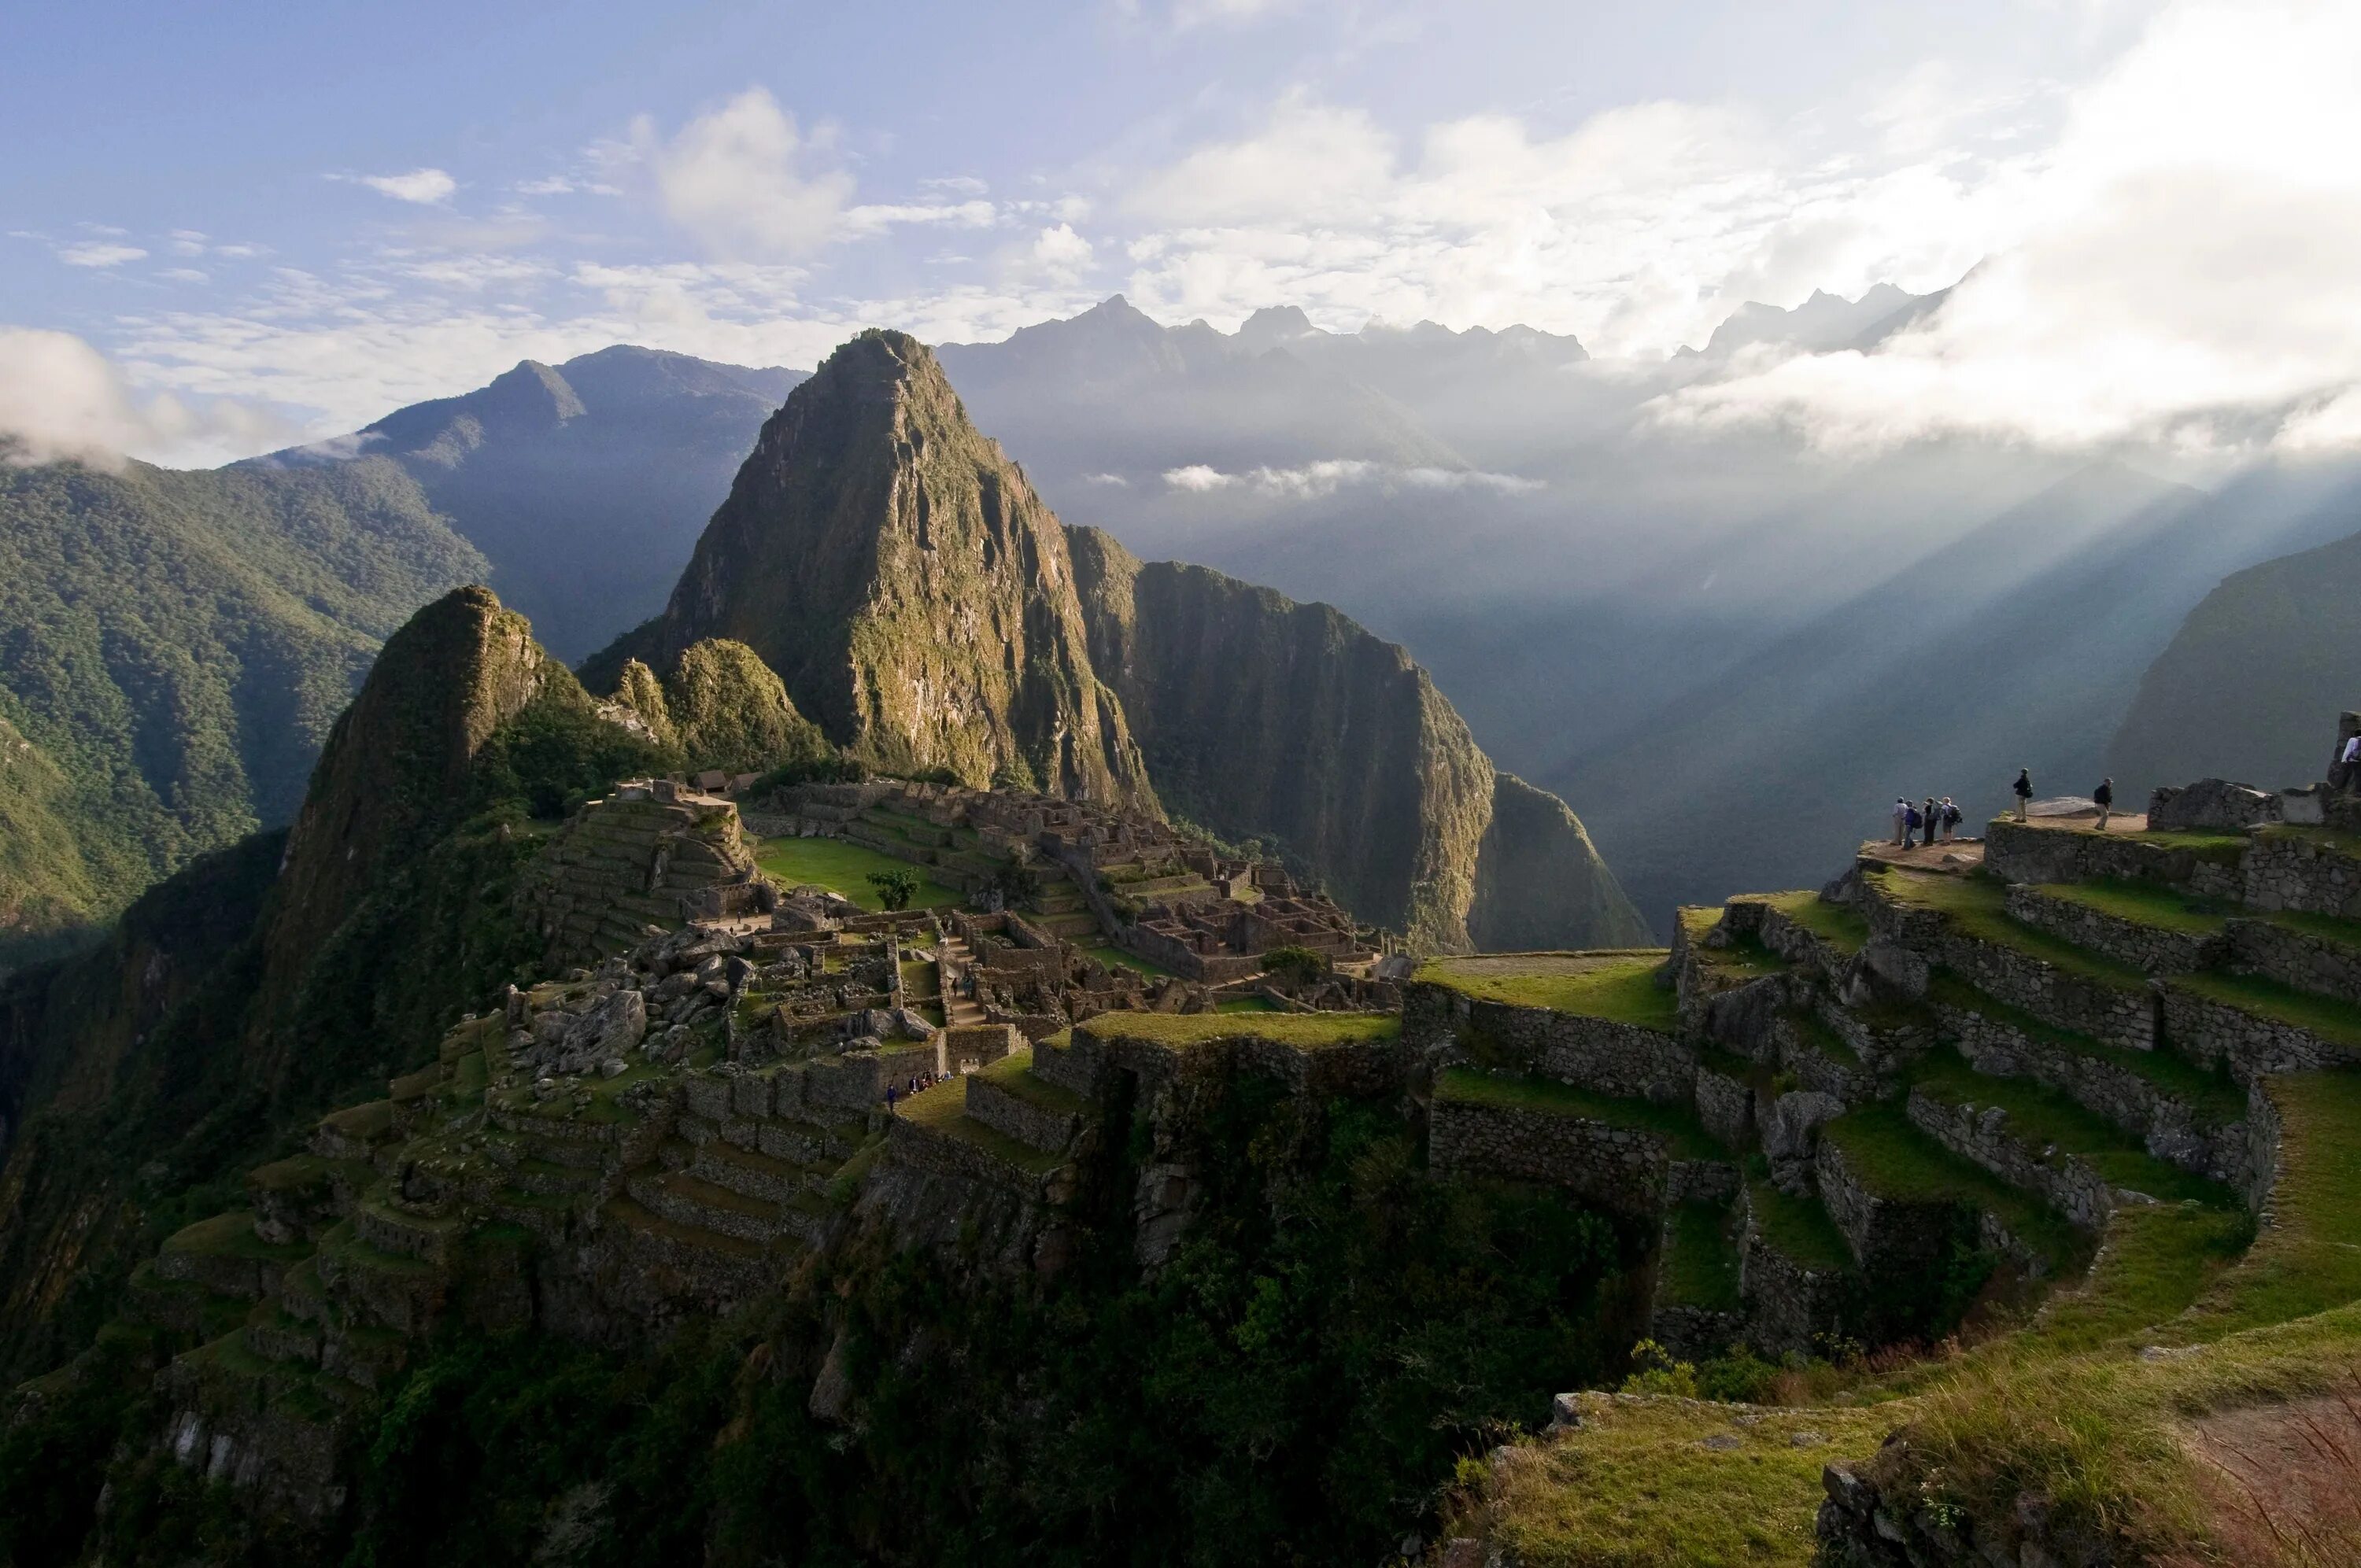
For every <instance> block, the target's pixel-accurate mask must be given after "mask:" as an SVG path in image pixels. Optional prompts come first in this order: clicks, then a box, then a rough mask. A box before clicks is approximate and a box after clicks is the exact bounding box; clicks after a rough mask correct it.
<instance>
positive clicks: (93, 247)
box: [58, 240, 148, 267]
mask: <svg viewBox="0 0 2361 1568" xmlns="http://www.w3.org/2000/svg"><path fill="white" fill-rule="evenodd" d="M147 254H148V253H147V252H146V251H144V250H142V249H140V248H139V247H137V246H136V245H116V244H115V243H113V242H112V241H108V240H92V241H91V242H89V243H88V244H86V245H69V246H63V247H60V248H59V251H58V259H59V260H60V261H62V262H64V263H65V264H66V265H67V266H69V267H120V266H122V265H123V264H124V263H125V262H126V261H137V260H138V259H139V258H141V257H143V256H146V255H147Z"/></svg>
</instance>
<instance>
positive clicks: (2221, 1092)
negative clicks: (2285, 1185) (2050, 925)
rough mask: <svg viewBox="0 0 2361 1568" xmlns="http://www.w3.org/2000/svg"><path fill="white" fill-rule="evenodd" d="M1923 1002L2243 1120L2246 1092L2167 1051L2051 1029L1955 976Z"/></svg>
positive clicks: (2216, 1115) (2216, 1117)
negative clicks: (1953, 1010)
mask: <svg viewBox="0 0 2361 1568" xmlns="http://www.w3.org/2000/svg"><path fill="white" fill-rule="evenodd" d="M1927 1000H1928V1001H1930V1002H1934V1003H1939V1004H1941V1005H1943V1006H1946V1007H1954V1008H1958V1009H1960V1010H1961V1011H1963V1012H1969V1013H1979V1014H1982V1015H1983V1016H1985V1017H1987V1018H1990V1019H1992V1020H1993V1022H1995V1023H1999V1024H2004V1025H2007V1026H2008V1027H2010V1028H2012V1029H2015V1031H2016V1032H2017V1033H2019V1034H2021V1035H2023V1036H2026V1037H2027V1038H2028V1039H2032V1040H2036V1041H2038V1042H2039V1043H2041V1044H2043V1045H2047V1046H2050V1047H2055V1048H2057V1049H2059V1050H2061V1051H2066V1052H2069V1053H2070V1054H2072V1055H2074V1056H2080V1057H2089V1058H2092V1059H2093V1060H2096V1061H2101V1062H2104V1063H2106V1064H2107V1065H2108V1066H2110V1067H2114V1068H2119V1069H2122V1070H2124V1071H2125V1072H2129V1073H2135V1074H2136V1075H2138V1076H2139V1077H2141V1078H2144V1079H2146V1080H2148V1081H2149V1082H2150V1083H2152V1084H2154V1085H2155V1086H2156V1087H2157V1088H2158V1089H2159V1090H2161V1091H2163V1092H2165V1093H2167V1094H2169V1095H2170V1096H2172V1098H2174V1099H2175V1100H2178V1101H2180V1102H2181V1103H2183V1104H2185V1105H2187V1106H2189V1107H2190V1108H2191V1109H2192V1110H2194V1111H2195V1112H2196V1113H2198V1114H2199V1115H2201V1116H2202V1117H2204V1118H2205V1119H2206V1120H2208V1121H2212V1122H2217V1123H2229V1122H2239V1121H2244V1120H2245V1119H2246V1091H2245V1090H2244V1089H2241V1088H2239V1087H2238V1085H2237V1083H2236V1082H2235V1081H2234V1080H2232V1079H2231V1078H2230V1076H2229V1075H2228V1074H2227V1073H2216V1072H2208V1071H2206V1070H2205V1069H2203V1068H2202V1067H2199V1066H2198V1065H2197V1064H2196V1063H2194V1062H2191V1061H2190V1060H2188V1059H2187V1058H2183V1057H2180V1056H2178V1055H2175V1054H2174V1053H2173V1052H2172V1051H2171V1050H2170V1049H2169V1048H2167V1047H2158V1048H2157V1049H2155V1050H2152V1051H2136V1050H2131V1049H2128V1048H2126V1047H2122V1046H2110V1045H2106V1044H2103V1043H2102V1042H2100V1041H2098V1040H2094V1039H2092V1038H2091V1037H2090V1036H2087V1035H2077V1034H2072V1033H2070V1032H2069V1031H2067V1030H2064V1029H2059V1028H2054V1027H2052V1026H2051V1025H2048V1024H2045V1023H2043V1022H2042V1021H2041V1020H2040V1019H2038V1018H2036V1017H2035V1016H2033V1014H2030V1013H2024V1012H2020V1011H2018V1010H2017V1009H2016V1008H2014V1007H2011V1006H2010V1005H2009V1004H2008V1003H2005V1002H2002V1001H1999V1000H1997V999H1996V998H1993V997H1991V996H1987V995H1985V994H1984V993H1983V992H1981V991H1978V990H1977V989H1976V988H1975V987H1974V986H1972V985H1970V984H1969V983H1968V982H1967V981H1963V980H1961V979H1960V978H1959V977H1958V976H1957V975H1949V974H1938V975H1936V976H1935V977H1934V979H1933V980H1932V981H1929V982H1928V984H1927Z"/></svg>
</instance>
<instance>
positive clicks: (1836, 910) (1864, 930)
mask: <svg viewBox="0 0 2361 1568" xmlns="http://www.w3.org/2000/svg"><path fill="white" fill-rule="evenodd" d="M1731 902H1733V903H1736V902H1739V901H1737V900H1732V901H1731ZM1752 902H1753V903H1756V904H1762V905H1768V906H1769V907H1771V908H1773V909H1775V910H1777V911H1778V912H1779V913H1780V914H1782V915H1784V916H1786V917H1787V918H1788V919H1790V920H1793V921H1794V922H1795V924H1796V925H1798V926H1801V927H1803V928H1804V929H1805V930H1806V931H1809V932H1810V933H1811V934H1812V935H1813V936H1815V937H1817V938H1819V939H1820V940H1822V941H1824V942H1827V943H1828V944H1829V945H1831V946H1832V947H1836V948H1840V949H1842V950H1843V951H1845V952H1848V953H1857V952H1859V951H1861V948H1864V947H1866V946H1868V944H1869V922H1868V921H1867V920H1865V919H1863V918H1862V917H1861V911H1859V910H1857V909H1850V908H1848V907H1846V906H1845V905H1841V904H1830V903H1828V902H1827V901H1826V900H1824V899H1823V898H1821V897H1820V895H1819V894H1817V893H1815V892H1813V891H1811V890H1810V889H1809V888H1806V889H1803V890H1801V891H1798V892H1795V893H1774V894H1766V895H1764V896H1763V897H1761V898H1757V899H1754V900H1752Z"/></svg>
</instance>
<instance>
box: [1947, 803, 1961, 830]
mask: <svg viewBox="0 0 2361 1568" xmlns="http://www.w3.org/2000/svg"><path fill="white" fill-rule="evenodd" d="M1959 825H1960V808H1959V807H1958V806H1945V807H1943V826H1944V827H1946V828H1957V827H1958V826H1959Z"/></svg>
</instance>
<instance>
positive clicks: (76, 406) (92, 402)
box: [0, 326, 288, 467]
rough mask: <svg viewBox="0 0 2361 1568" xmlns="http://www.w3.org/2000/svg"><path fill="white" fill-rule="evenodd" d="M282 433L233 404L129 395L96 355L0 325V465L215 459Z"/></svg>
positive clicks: (265, 416) (40, 333) (58, 337)
mask: <svg viewBox="0 0 2361 1568" xmlns="http://www.w3.org/2000/svg"><path fill="white" fill-rule="evenodd" d="M287 430H288V427H287V426H286V424H285V423H284V422H282V421H280V420H279V419H278V418H277V417H276V416H275V415H272V414H270V413H268V412H266V411H259V410H256V409H252V408H248V407H247V406H245V405H243V404H240V403H236V402H232V401H226V400H201V401H193V402H192V401H190V400H183V399H181V398H180V397H177V396H175V395H173V394H171V393H169V392H163V393H156V394H152V395H150V396H148V397H146V398H140V397H137V396H135V395H134V393H133V392H132V390H131V389H130V387H129V386H128V385H127V384H126V381H125V379H124V377H123V375H122V374H121V372H120V371H118V370H117V369H116V367H115V366H114V365H112V364H110V363H108V361H107V359H106V357H105V356H104V355H102V354H100V353H99V352H98V350H97V349H95V348H93V347H92V346H91V345H89V344H87V343H85V342H83V341H82V339H81V338H79V337H76V336H74V335H73V334H71V333H64V332H49V331H45V330H42V329H39V328H35V327H14V326H0V460H5V461H8V462H14V463H48V462H52V461H55V460H57V459H60V458H77V459H80V460H82V461H84V462H88V463H91V464H93V466H104V467H112V466H115V465H116V464H117V463H118V462H119V461H120V459H121V457H122V456H123V455H125V454H126V453H128V454H132V455H140V456H147V457H151V458H154V459H157V460H159V461H175V460H178V461H184V462H185V461H197V462H206V461H219V460H221V459H222V458H223V457H224V456H228V455H242V454H243V453H245V452H247V451H250V450H252V449H253V448H254V447H255V446H256V445H258V444H264V443H268V442H269V441H270V440H272V439H273V438H274V437H283V435H284V434H285V433H286V432H287Z"/></svg>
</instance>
